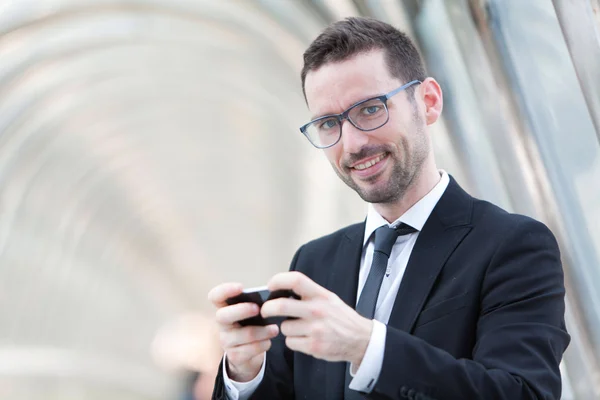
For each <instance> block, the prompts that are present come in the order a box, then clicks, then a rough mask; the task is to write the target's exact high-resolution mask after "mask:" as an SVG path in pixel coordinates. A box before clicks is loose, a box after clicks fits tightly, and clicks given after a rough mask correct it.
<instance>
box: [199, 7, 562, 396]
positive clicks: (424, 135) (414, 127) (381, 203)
mask: <svg viewBox="0 0 600 400" xmlns="http://www.w3.org/2000/svg"><path fill="white" fill-rule="evenodd" d="M301 76H302V85H303V90H304V94H305V98H306V102H307V105H308V107H309V109H310V111H311V113H312V115H313V118H312V120H311V122H309V123H308V124H306V125H304V126H303V127H302V128H301V131H302V132H303V133H304V135H305V136H306V137H307V138H308V139H309V140H310V142H311V143H312V144H313V145H314V146H315V147H317V148H319V149H323V152H324V154H325V156H326V157H327V159H328V160H329V162H330V163H331V165H332V167H333V169H334V171H335V172H336V173H337V175H338V176H339V177H340V179H341V180H342V181H344V182H345V183H346V184H347V185H348V186H349V187H350V188H352V189H353V190H354V191H356V192H357V193H358V194H359V195H360V197H361V198H362V199H363V200H364V201H365V202H367V203H369V208H368V212H367V216H366V220H365V221H364V222H362V223H358V224H355V225H351V226H348V227H345V228H342V229H340V230H339V231H337V232H334V233H332V234H330V235H328V236H325V237H322V238H320V239H316V240H314V241H312V242H309V243H307V244H305V245H303V246H302V247H300V249H299V250H298V251H297V252H296V254H295V256H294V257H293V260H292V262H291V268H290V271H289V272H284V273H280V274H277V275H275V276H274V277H273V278H272V279H271V280H270V281H269V282H268V286H269V289H270V290H278V289H291V290H293V291H294V292H296V294H298V295H299V296H300V297H301V299H300V300H296V299H287V298H286V299H276V300H271V301H268V302H266V303H265V304H264V305H263V306H262V308H261V309H259V308H258V306H256V305H254V304H251V303H242V304H237V305H233V306H227V304H226V302H225V300H226V299H227V298H230V297H232V296H235V295H237V294H239V293H240V292H241V291H242V289H243V288H242V285H241V284H239V283H225V284H222V285H219V286H217V287H215V288H213V290H211V292H210V293H209V299H210V300H211V301H212V303H213V304H214V305H215V306H216V307H217V311H216V320H217V322H218V324H219V326H220V330H221V333H220V341H221V345H222V347H223V350H224V351H225V356H224V357H223V361H222V364H221V366H220V368H219V374H218V376H217V379H216V381H215V388H214V392H213V399H248V398H251V399H311V400H312V399H345V400H349V399H360V398H371V399H405V398H408V399H486V400H487V399H506V400H525V399H558V398H559V397H560V393H561V377H560V372H559V364H560V361H561V358H562V355H563V353H564V351H565V349H566V347H567V346H568V343H569V340H570V337H569V335H568V333H567V331H566V328H565V322H564V312H565V304H564V296H565V288H564V282H563V270H562V266H561V261H560V254H559V249H558V245H557V243H556V240H555V238H554V236H553V234H552V233H551V232H550V230H549V229H548V228H547V227H546V226H545V225H544V224H542V223H540V222H538V221H535V220H533V219H531V218H528V217H525V216H522V215H516V214H510V213H508V212H506V211H504V210H502V209H500V208H498V207H497V206H495V205H493V204H491V203H488V202H485V201H482V200H479V199H476V198H473V197H471V196H470V195H469V194H467V193H466V192H465V191H464V190H463V189H462V188H461V187H460V186H459V184H458V183H457V182H456V181H455V180H454V179H453V178H452V177H451V176H450V175H449V174H448V173H447V172H446V171H443V170H440V169H439V168H438V167H437V166H436V163H435V158H434V154H433V151H432V139H431V134H430V129H429V126H430V125H432V124H434V123H435V122H436V121H437V120H438V118H439V117H440V114H441V112H442V106H443V96H442V90H441V88H440V86H439V84H438V83H437V82H436V81H435V79H433V78H431V77H427V76H426V74H425V69H424V66H423V64H422V61H421V59H420V56H419V53H418V51H417V49H416V47H415V46H414V44H413V43H412V42H411V41H410V39H409V38H408V37H407V36H406V35H405V34H403V33H402V32H400V31H398V30H397V29H395V28H394V27H392V26H390V25H388V24H385V23H383V22H380V21H377V20H373V19H368V18H349V19H346V20H343V21H339V22H336V23H334V24H332V25H331V26H329V27H328V28H326V29H325V31H324V32H323V33H322V34H321V35H320V36H319V37H317V38H316V39H315V40H314V42H313V43H312V44H311V45H310V46H309V48H308V49H307V50H306V52H305V53H304V68H303V70H302V75H301ZM482 134H485V133H483V132H482ZM258 313H260V314H261V315H262V316H263V317H272V316H282V317H294V319H289V320H286V321H284V322H283V323H281V325H280V327H278V326H277V325H270V326H266V327H256V326H250V327H241V326H240V325H239V324H238V321H240V320H243V319H246V318H249V317H251V316H255V315H257V314H258ZM278 333H281V334H280V335H278Z"/></svg>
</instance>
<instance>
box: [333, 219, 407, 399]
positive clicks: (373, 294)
mask: <svg viewBox="0 0 600 400" xmlns="http://www.w3.org/2000/svg"><path fill="white" fill-rule="evenodd" d="M416 231H417V230H416V229H415V228H413V227H412V226H409V225H406V224H400V225H399V226H398V227H397V228H396V229H392V228H390V227H389V226H387V225H384V226H382V227H380V228H378V229H377V230H376V231H375V249H374V250H373V262H372V263H371V270H370V271H369V276H368V277H367V281H366V282H365V286H364V287H363V289H362V292H361V293H360V298H359V300H358V304H357V305H356V311H357V312H358V313H359V314H360V315H362V316H363V317H365V318H368V319H373V316H374V315H375V306H376V305H377V297H378V296H379V289H381V282H383V277H384V276H385V271H386V270H387V266H388V260H389V258H390V253H391V252H392V247H393V246H394V243H396V239H397V238H398V236H402V235H408V234H410V233H413V232H416ZM351 380H352V376H351V375H350V363H348V367H347V368H346V383H345V390H344V392H345V394H344V400H355V399H356V400H357V399H364V398H365V397H364V396H362V395H361V394H360V393H359V392H357V391H356V390H352V389H350V388H349V387H348V386H349V385H350V381H351Z"/></svg>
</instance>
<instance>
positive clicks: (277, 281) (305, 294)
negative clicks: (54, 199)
mask: <svg viewBox="0 0 600 400" xmlns="http://www.w3.org/2000/svg"><path fill="white" fill-rule="evenodd" d="M268 287H269V290H270V291H271V292H273V291H275V290H285V289H291V290H293V291H294V293H296V294H297V295H298V296H300V297H302V299H307V298H312V297H317V296H325V295H327V294H328V293H330V292H329V291H328V290H327V289H325V288H324V287H322V286H319V285H318V284H317V283H315V282H314V281H313V280H311V279H310V278H309V277H307V276H306V275H304V274H303V273H301V272H298V271H291V272H282V273H279V274H277V275H275V276H273V277H272V278H271V280H270V281H269V284H268Z"/></svg>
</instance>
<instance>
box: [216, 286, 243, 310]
mask: <svg viewBox="0 0 600 400" xmlns="http://www.w3.org/2000/svg"><path fill="white" fill-rule="evenodd" d="M243 290H244V287H243V286H242V284H241V283H237V282H229V283H222V284H220V285H218V286H215V287H214V288H212V289H211V290H210V292H208V300H209V301H210V302H211V303H213V304H214V306H215V307H217V308H221V307H226V306H227V303H226V302H225V300H227V299H229V298H230V297H233V296H237V295H238V294H240V293H242V291H243Z"/></svg>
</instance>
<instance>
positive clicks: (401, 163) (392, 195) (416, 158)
mask: <svg viewBox="0 0 600 400" xmlns="http://www.w3.org/2000/svg"><path fill="white" fill-rule="evenodd" d="M416 122H417V129H416V133H415V142H414V147H413V148H412V150H411V147H410V145H409V143H408V141H407V140H406V138H403V139H402V140H401V142H400V143H399V146H398V147H399V148H400V149H401V152H402V153H403V154H400V155H398V154H397V153H398V151H397V150H395V149H392V148H389V147H388V146H378V147H376V148H373V147H372V148H369V149H363V150H361V152H360V154H357V155H356V156H355V157H354V158H356V159H361V158H366V157H368V156H370V155H375V154H381V153H385V154H386V156H387V158H388V159H387V160H386V162H391V163H393V165H392V170H391V173H390V176H389V178H388V179H387V181H385V182H379V183H377V181H378V180H380V179H382V177H381V175H380V174H378V175H376V176H374V177H372V178H370V179H367V180H363V181H362V185H361V184H359V183H357V182H356V181H354V179H352V176H351V172H350V171H349V170H348V169H347V170H348V172H347V173H346V174H344V173H342V172H341V171H339V170H338V169H337V168H335V167H334V170H335V172H336V173H337V175H338V176H339V177H340V179H341V180H342V181H343V182H344V183H345V184H346V185H348V186H349V187H350V188H351V189H352V190H354V191H355V192H356V193H357V194H358V195H359V196H360V198H361V199H363V200H364V201H366V202H367V203H372V204H390V203H396V202H398V201H400V200H402V198H404V196H405V195H406V193H407V192H408V190H409V189H410V187H411V186H412V185H413V184H414V183H415V182H417V181H418V177H419V175H420V173H421V171H422V169H423V165H424V164H425V161H426V159H427V157H428V155H429V151H430V146H429V141H428V140H427V136H426V133H425V131H424V129H423V127H422V126H421V124H419V122H420V121H416ZM398 147H396V149H397V148H398ZM363 153H364V154H363Z"/></svg>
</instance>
